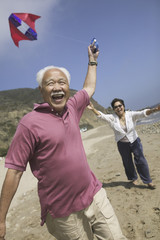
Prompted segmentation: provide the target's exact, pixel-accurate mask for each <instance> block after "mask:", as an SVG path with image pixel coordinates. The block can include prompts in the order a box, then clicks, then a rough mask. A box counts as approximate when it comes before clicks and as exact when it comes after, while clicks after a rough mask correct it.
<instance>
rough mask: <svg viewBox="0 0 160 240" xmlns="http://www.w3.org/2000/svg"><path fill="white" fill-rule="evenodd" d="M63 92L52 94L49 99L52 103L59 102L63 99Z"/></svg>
mask: <svg viewBox="0 0 160 240" xmlns="http://www.w3.org/2000/svg"><path fill="white" fill-rule="evenodd" d="M64 95H65V94H64V92H54V93H52V94H51V97H52V99H53V100H54V101H58V102H59V101H61V100H62V99H63V97H64Z"/></svg>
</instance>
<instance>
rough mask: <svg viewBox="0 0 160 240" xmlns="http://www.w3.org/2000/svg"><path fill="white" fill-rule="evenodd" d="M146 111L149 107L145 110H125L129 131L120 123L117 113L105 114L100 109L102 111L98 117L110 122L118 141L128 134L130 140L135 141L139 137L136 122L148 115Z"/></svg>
mask: <svg viewBox="0 0 160 240" xmlns="http://www.w3.org/2000/svg"><path fill="white" fill-rule="evenodd" d="M146 111H147V109H145V110H143V111H126V112H125V119H126V127H127V132H126V131H124V130H123V129H122V127H121V125H120V121H119V117H118V116H117V115H116V114H104V113H102V112H100V111H98V112H99V113H100V115H98V118H101V119H103V120H105V121H107V122H108V123H109V125H110V127H111V128H112V129H113V131H114V134H115V140H116V142H118V141H119V140H121V139H122V138H124V137H125V136H126V137H127V138H128V140H129V142H131V143H133V142H134V141H135V140H136V139H137V137H138V134H137V132H136V130H135V127H136V122H137V120H139V119H142V118H144V117H147V115H146Z"/></svg>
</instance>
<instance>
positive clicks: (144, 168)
mask: <svg viewBox="0 0 160 240" xmlns="http://www.w3.org/2000/svg"><path fill="white" fill-rule="evenodd" d="M117 146H118V150H119V153H120V155H121V157H122V161H123V166H124V168H125V173H126V175H127V178H128V180H132V181H134V180H136V179H137V178H138V176H137V172H138V174H139V176H140V178H141V180H142V181H143V183H145V184H147V183H150V182H152V180H151V178H150V174H149V167H148V163H147V160H146V159H145V157H144V154H143V147H142V144H141V140H140V138H137V139H136V140H135V141H134V142H133V143H130V142H120V141H119V142H118V143H117ZM132 154H133V155H134V163H133V158H132ZM135 166H136V169H137V172H136V169H135Z"/></svg>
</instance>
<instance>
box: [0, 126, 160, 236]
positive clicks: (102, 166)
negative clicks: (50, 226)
mask: <svg viewBox="0 0 160 240" xmlns="http://www.w3.org/2000/svg"><path fill="white" fill-rule="evenodd" d="M137 132H138V134H139V137H140V138H141V140H142V144H143V149H144V154H145V157H146V159H147V161H148V164H149V168H150V174H151V178H152V179H153V182H154V183H155V184H156V186H157V188H156V189H155V190H150V189H148V188H147V187H146V185H144V184H143V183H142V181H141V180H140V179H139V185H138V186H136V187H134V186H132V185H131V184H130V183H129V182H128V180H127V178H126V175H125V173H124V168H123V165H122V161H121V157H120V155H119V153H118V150H117V146H116V143H115V140H114V135H113V131H112V130H111V129H110V128H109V127H108V125H106V124H105V125H104V126H100V127H98V128H95V129H92V130H89V131H86V132H83V133H82V139H83V143H84V147H85V150H86V154H87V158H88V163H89V165H90V167H91V169H92V171H93V172H94V173H95V175H96V176H97V178H98V179H99V180H100V181H101V182H102V183H103V186H104V188H105V190H106V191H107V195H108V197H109V199H110V201H111V204H112V206H113V208H114V210H115V212H116V215H117V217H118V219H119V222H120V225H121V228H122V231H123V233H124V235H125V236H126V237H127V238H128V239H130V240H145V239H152V240H160V133H154V132H148V133H147V131H142V126H139V127H137ZM5 172H6V169H5V168H4V160H0V189H1V186H2V182H3V180H4V177H5ZM36 183H37V182H36V179H35V178H34V177H33V176H32V174H31V172H30V169H29V167H28V168H27V171H26V172H25V173H24V174H23V176H22V180H21V182H20V186H19V188H18V190H17V193H16V195H15V197H14V200H13V202H12V205H11V207H10V210H9V214H8V218H7V235H6V240H36V239H37V240H42V239H43V240H44V239H45V240H54V238H53V237H52V236H50V235H49V233H48V232H47V230H46V226H45V225H44V226H43V227H41V226H40V207H39V200H38V196H37V189H36Z"/></svg>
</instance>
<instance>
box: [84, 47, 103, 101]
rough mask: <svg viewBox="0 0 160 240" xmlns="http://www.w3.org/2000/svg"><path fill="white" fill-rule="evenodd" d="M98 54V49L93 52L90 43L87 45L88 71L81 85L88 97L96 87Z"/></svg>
mask: <svg viewBox="0 0 160 240" xmlns="http://www.w3.org/2000/svg"><path fill="white" fill-rule="evenodd" d="M98 55H99V50H98V51H97V52H96V53H93V52H92V50H91V45H90V46H89V47H88V58H89V62H88V71H87V75H86V79H85V82H84V85H83V89H85V90H86V92H87V93H88V95H89V97H90V98H91V97H92V95H93V94H94V92H95V88H96V79H97V58H98Z"/></svg>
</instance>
